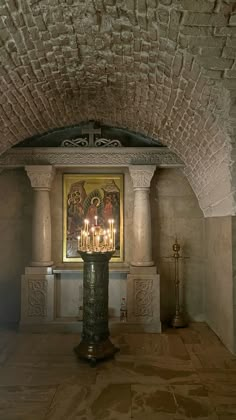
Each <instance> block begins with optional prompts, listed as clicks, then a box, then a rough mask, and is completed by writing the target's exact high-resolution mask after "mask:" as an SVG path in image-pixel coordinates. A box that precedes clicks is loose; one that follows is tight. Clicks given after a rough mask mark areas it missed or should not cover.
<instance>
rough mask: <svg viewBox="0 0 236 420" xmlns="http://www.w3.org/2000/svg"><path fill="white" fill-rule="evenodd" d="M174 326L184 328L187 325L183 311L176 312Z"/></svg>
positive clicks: (173, 320)
mask: <svg viewBox="0 0 236 420" xmlns="http://www.w3.org/2000/svg"><path fill="white" fill-rule="evenodd" d="M171 325H172V327H173V328H184V327H187V325H188V323H187V320H186V318H185V316H184V314H183V313H179V314H175V316H174V318H173V319H172V321H171Z"/></svg>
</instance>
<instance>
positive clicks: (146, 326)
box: [127, 267, 161, 333]
mask: <svg viewBox="0 0 236 420" xmlns="http://www.w3.org/2000/svg"><path fill="white" fill-rule="evenodd" d="M131 271H132V273H133V274H128V276H127V309H128V311H127V312H128V322H130V323H132V324H135V325H136V326H137V325H138V326H139V327H141V328H142V330H143V331H144V332H152V333H157V332H161V321H160V277H159V275H158V274H155V269H154V268H153V267H132V270H131ZM148 273H149V274H148ZM152 273H153V274H152Z"/></svg>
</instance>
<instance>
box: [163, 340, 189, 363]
mask: <svg viewBox="0 0 236 420" xmlns="http://www.w3.org/2000/svg"><path fill="white" fill-rule="evenodd" d="M168 353H169V355H170V356H172V357H175V358H176V359H181V360H189V359H190V357H189V354H188V352H187V350H186V347H185V345H184V343H183V340H182V338H181V337H180V336H179V335H169V336H168Z"/></svg>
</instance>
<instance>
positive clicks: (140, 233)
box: [129, 165, 156, 267]
mask: <svg viewBox="0 0 236 420" xmlns="http://www.w3.org/2000/svg"><path fill="white" fill-rule="evenodd" d="M155 169H156V166H153V165H134V166H129V172H130V175H131V178H132V181H133V187H134V212H133V255H132V261H131V265H133V266H138V267H140V266H142V267H149V266H153V265H154V262H153V261H152V235H151V210H150V197H149V194H150V182H151V179H152V177H153V174H154V172H155Z"/></svg>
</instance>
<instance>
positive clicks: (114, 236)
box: [113, 229, 116, 249]
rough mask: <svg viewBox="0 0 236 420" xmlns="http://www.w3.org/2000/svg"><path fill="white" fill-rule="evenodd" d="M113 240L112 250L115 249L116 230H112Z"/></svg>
mask: <svg viewBox="0 0 236 420" xmlns="http://www.w3.org/2000/svg"><path fill="white" fill-rule="evenodd" d="M113 240H114V243H113V248H114V249H116V229H114V235H113Z"/></svg>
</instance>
